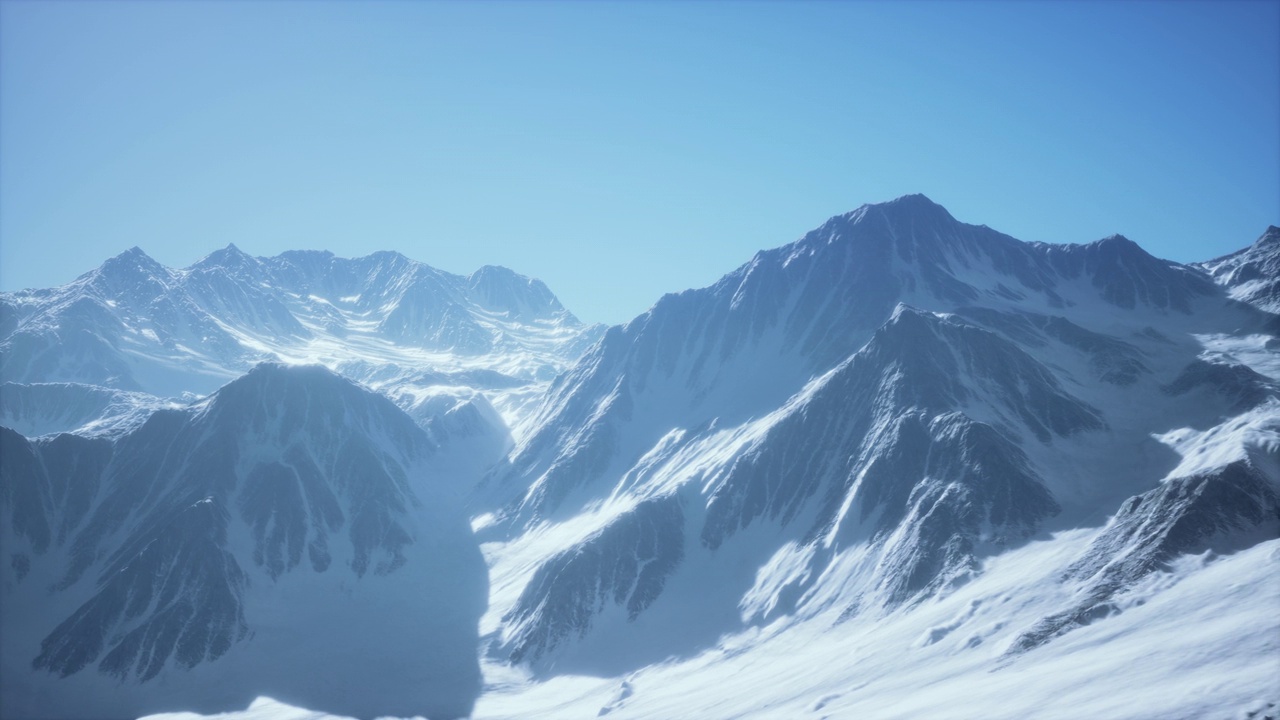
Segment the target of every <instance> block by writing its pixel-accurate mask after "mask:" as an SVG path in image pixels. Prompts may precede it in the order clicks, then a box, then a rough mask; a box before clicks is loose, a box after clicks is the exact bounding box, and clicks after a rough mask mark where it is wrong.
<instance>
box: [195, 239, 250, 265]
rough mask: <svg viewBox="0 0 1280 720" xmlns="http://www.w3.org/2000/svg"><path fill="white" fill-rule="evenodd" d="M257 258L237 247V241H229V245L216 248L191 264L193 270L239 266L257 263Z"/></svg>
mask: <svg viewBox="0 0 1280 720" xmlns="http://www.w3.org/2000/svg"><path fill="white" fill-rule="evenodd" d="M256 264H257V260H256V259H255V258H253V257H252V256H250V255H249V254H247V253H245V252H244V251H243V250H241V249H240V248H238V247H236V245H235V243H227V246H226V247H224V248H222V249H221V250H214V251H213V252H211V253H209V254H208V255H205V256H204V257H203V258H201V259H200V260H199V261H197V262H196V264H194V265H192V266H191V269H193V270H199V269H203V268H209V267H221V268H227V269H230V268H238V267H244V266H246V265H256Z"/></svg>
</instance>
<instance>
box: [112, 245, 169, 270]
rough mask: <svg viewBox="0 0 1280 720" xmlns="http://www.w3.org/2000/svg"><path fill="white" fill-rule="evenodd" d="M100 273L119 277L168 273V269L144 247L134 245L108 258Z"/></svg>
mask: <svg viewBox="0 0 1280 720" xmlns="http://www.w3.org/2000/svg"><path fill="white" fill-rule="evenodd" d="M98 272H99V274H100V275H104V274H105V275H107V276H110V277H119V276H122V275H157V276H159V275H166V274H168V269H167V268H165V267H164V266H163V265H161V264H160V263H158V262H156V261H155V259H153V258H152V257H151V256H150V255H148V254H146V253H145V252H143V250H142V248H140V247H138V246H137V245H134V246H133V247H131V248H129V249H128V250H125V251H124V252H122V253H120V254H119V255H115V256H113V257H110V258H107V261H106V262H104V263H102V267H100V268H99V269H98Z"/></svg>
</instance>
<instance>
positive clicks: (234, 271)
mask: <svg viewBox="0 0 1280 720" xmlns="http://www.w3.org/2000/svg"><path fill="white" fill-rule="evenodd" d="M599 333H600V328H598V327H594V326H592V327H588V326H584V325H583V324H582V323H580V322H579V321H578V320H577V318H575V317H574V316H573V315H572V314H571V313H570V312H569V311H568V310H566V309H565V308H564V307H563V306H562V305H561V304H560V302H559V301H558V300H557V299H556V297H555V296H554V295H553V294H552V293H551V291H550V290H548V289H547V287H546V286H545V285H544V284H542V283H541V282H540V281H538V280H533V279H530V278H526V277H524V276H521V275H518V274H516V273H514V272H511V271H510V270H507V269H505V268H500V267H484V268H481V269H480V270H477V271H476V272H475V273H473V274H472V275H471V276H469V277H463V276H459V275H453V274H450V273H446V272H442V271H440V270H436V269H435V268H432V267H430V266H428V265H425V264H423V263H420V262H416V261H413V260H410V259H408V258H406V257H404V256H403V255H400V254H398V253H392V252H380V253H375V254H373V255H370V256H368V257H363V258H356V259H346V258H338V257H335V256H333V255H332V254H331V253H327V252H315V251H297V252H287V253H284V254H282V255H279V256H277V257H273V258H255V257H251V256H249V255H247V254H245V253H243V252H241V251H240V250H239V249H238V248H236V247H235V246H234V245H229V246H227V247H226V248H224V249H222V250H219V251H217V252H214V253H212V254H211V255H209V256H207V257H205V258H204V259H202V260H200V261H199V262H197V263H195V264H194V265H192V266H191V267H188V268H185V269H181V270H173V269H170V268H167V267H164V266H162V265H160V264H159V263H157V262H155V261H154V260H152V259H151V258H150V257H148V256H147V255H146V254H145V253H144V252H143V251H142V250H140V249H138V248H133V249H131V250H128V251H126V252H124V253H122V254H120V255H117V256H116V257H113V258H111V259H109V260H107V261H106V262H105V263H103V265H102V266H101V267H100V268H98V269H97V270H94V271H92V272H89V273H86V274H85V275H83V276H81V277H80V278H79V279H77V280H76V281H74V282H72V283H70V284H68V285H65V286H63V287H60V288H54V289H51V290H28V291H23V292H17V293H0V377H3V378H4V380H5V381H8V382H12V383H21V384H35V383H78V384H87V385H94V386H100V387H106V388H111V389H115V390H126V391H136V392H145V393H148V394H151V395H154V396H161V397H174V396H180V395H182V394H183V393H193V394H197V395H204V394H207V393H209V392H211V391H212V390H214V389H216V388H218V387H219V386H221V385H222V384H224V383H226V382H228V381H230V380H232V379H234V378H235V377H238V376H239V375H241V374H243V373H245V372H247V371H248V370H249V369H250V368H251V367H253V366H254V365H255V364H257V363H259V362H263V361H285V362H290V363H316V364H322V365H325V366H326V367H329V368H330V369H333V370H335V371H337V372H339V373H341V374H343V375H346V376H348V377H350V378H352V379H354V380H357V381H359V382H362V383H365V384H366V385H369V386H370V387H373V388H375V389H378V390H380V391H382V392H384V393H386V394H387V395H389V396H391V397H392V398H393V399H395V400H396V401H397V403H398V404H400V405H401V406H402V407H404V408H405V409H406V410H408V411H410V413H411V414H413V415H414V416H415V417H417V418H418V419H419V420H420V421H422V422H424V423H425V422H427V421H428V420H429V419H430V417H431V416H433V414H439V412H440V411H442V410H441V408H442V406H447V407H443V409H444V410H448V409H450V408H452V407H454V406H458V405H462V404H466V403H469V402H472V401H475V402H477V403H479V405H480V406H481V409H480V412H481V414H483V415H485V416H487V417H492V418H496V417H499V416H501V417H502V418H503V419H504V421H503V422H504V423H505V424H511V425H516V424H518V423H519V420H520V418H521V416H522V408H523V407H524V405H526V404H527V403H528V402H529V401H530V398H531V397H534V396H536V395H537V394H538V393H539V392H540V391H541V388H542V386H543V385H544V384H545V383H546V381H548V380H550V379H551V378H552V377H553V376H555V375H556V374H557V373H559V372H560V371H561V370H563V369H564V368H565V367H567V366H568V365H569V364H570V363H571V362H572V361H573V360H575V359H576V358H577V356H578V355H579V354H581V352H582V351H583V350H584V349H585V348H586V347H587V346H588V345H590V343H591V342H592V341H593V340H594V339H595V337H596V336H597V335H598V334H599ZM489 406H493V407H489ZM494 410H496V413H495V412H494ZM58 429H61V430H69V429H71V427H62V428H58ZM507 430H508V429H507V428H497V429H495V432H496V433H499V434H501V433H502V432H506V431H507Z"/></svg>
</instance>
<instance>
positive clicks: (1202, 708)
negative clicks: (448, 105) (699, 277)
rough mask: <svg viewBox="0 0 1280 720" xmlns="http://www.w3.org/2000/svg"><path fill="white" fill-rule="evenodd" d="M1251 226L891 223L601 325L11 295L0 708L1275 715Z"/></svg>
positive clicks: (1267, 419) (927, 207)
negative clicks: (1143, 229) (1053, 241)
mask: <svg viewBox="0 0 1280 720" xmlns="http://www.w3.org/2000/svg"><path fill="white" fill-rule="evenodd" d="M1277 237H1278V235H1277V230H1276V228H1269V229H1267V230H1266V232H1264V233H1263V235H1262V237H1261V238H1260V239H1259V240H1258V241H1257V242H1256V243H1254V244H1253V245H1252V246H1250V247H1247V248H1245V249H1243V250H1241V251H1240V252H1237V253H1234V254H1232V255H1229V256H1226V257H1224V258H1219V259H1216V260H1211V261H1208V262H1205V263H1200V264H1196V265H1180V264H1177V263H1173V262H1169V261H1165V260H1160V259H1158V258H1155V257H1153V256H1151V255H1149V254H1148V253H1146V252H1145V251H1143V250H1142V248H1141V247H1140V246H1139V245H1137V244H1136V243H1134V242H1132V241H1130V240H1128V239H1126V238H1123V237H1119V236H1113V237H1110V238H1106V239H1103V240H1099V241H1097V242H1093V243H1089V244H1085V245H1069V246H1055V245H1045V244H1039V243H1024V242H1021V241H1018V240H1016V239H1014V238H1011V237H1009V236H1007V235H1003V234H1001V233H999V232H996V231H994V230H991V229H989V228H987V227H985V226H974V225H967V224H964V223H961V222H959V221H957V220H955V219H954V218H953V217H952V216H951V215H950V214H949V213H948V212H947V211H946V210H945V209H943V208H942V207H940V206H938V205H936V204H935V203H933V202H931V201H930V200H929V199H927V198H925V197H924V196H921V195H912V196H906V197H903V198H899V199H897V200H894V201H891V202H887V203H881V204H876V205H865V206H863V207H861V208H858V209H857V210H855V211H853V212H850V213H847V214H844V215H840V216H837V217H834V218H831V219H830V220H828V221H827V222H826V223H824V224H823V225H822V226H821V227H819V228H817V229H816V230H814V231H812V232H810V233H808V234H806V235H804V236H803V237H801V238H800V239H799V240H796V241H795V242H793V243H791V244H789V245H785V246H783V247H780V248H777V249H773V250H766V251H762V252H760V253H758V254H757V255H756V256H755V257H754V258H752V259H751V260H750V261H749V262H748V263H746V264H744V265H743V266H741V267H740V268H738V269H737V270H734V271H733V272H731V273H729V274H727V275H726V276H724V278H722V279H721V280H720V281H718V282H717V283H715V284H713V285H711V286H709V287H706V288H701V289H696V290H687V291H684V292H681V293H678V294H672V295H667V296H664V297H662V298H660V299H659V300H658V301H657V302H656V303H655V304H654V306H653V307H652V308H651V309H650V310H649V311H648V312H646V313H644V314H643V315H640V316H639V317H637V318H635V319H634V320H632V321H631V322H629V323H627V324H625V325H622V326H618V327H613V328H609V329H607V330H602V329H599V328H588V327H584V326H582V325H581V324H580V323H578V322H577V321H576V320H575V319H573V316H572V315H571V314H570V313H569V312H568V311H567V310H566V309H564V308H563V307H562V306H560V304H559V302H558V301H557V300H555V296H554V295H553V294H551V292H550V290H548V289H547V288H546V287H545V286H544V285H542V284H541V283H539V282H537V281H536V280H530V279H528V278H523V277H522V276H519V275H517V274H515V273H513V272H511V271H509V270H505V269H503V268H482V269H481V270H480V271H477V272H476V273H474V274H473V275H471V276H470V277H467V278H463V277H460V276H451V275H448V274H447V273H440V272H439V271H436V270H434V269H431V268H430V267H429V266H425V265H422V264H420V263H415V262H414V261H410V260H408V259H406V258H403V257H402V256H399V255H395V254H394V253H379V254H375V255H372V256H370V257H368V258H361V259H357V260H351V261H348V260H342V259H338V258H333V257H332V256H329V255H326V254H322V253H310V252H298V253H286V254H284V255H282V256H279V257H277V258H251V257H249V256H247V255H244V254H243V253H240V252H239V251H238V250H237V249H235V248H234V246H232V247H229V248H227V249H225V250H223V251H219V252H217V253H214V254H213V255H211V256H210V257H209V258H206V260H204V261H201V262H200V263H197V264H196V265H195V266H192V267H191V268H187V269H184V270H169V269H167V268H163V267H160V266H158V265H157V264H155V263H154V262H153V261H150V260H149V259H148V258H146V257H145V255H144V254H142V253H141V251H137V250H134V251H130V252H128V253H125V254H124V255H121V256H118V257H117V258H113V259H112V260H110V261H108V263H107V264H106V265H104V266H103V268H101V269H99V270H97V271H94V272H92V273H89V274H87V275H85V276H84V277H82V278H81V279H80V280H78V281H77V282H76V283H73V284H72V285H69V286H67V287H65V288H59V289H55V290H41V291H26V292H24V293H17V294H5V295H3V296H0V309H3V311H4V313H5V314H4V317H3V318H0V319H3V320H4V322H3V323H2V324H0V327H2V328H3V332H4V333H5V334H4V335H3V337H0V347H2V348H3V349H4V350H5V361H4V363H5V364H4V373H5V374H4V377H3V378H0V379H3V380H4V381H6V383H5V384H4V385H3V386H0V424H2V425H4V426H5V427H6V428H9V429H5V430H3V431H0V432H2V434H0V440H3V442H4V445H3V451H4V452H3V455H2V456H0V483H2V484H0V488H2V489H3V491H4V492H3V493H0V514H3V516H4V518H5V524H4V526H3V533H4V535H3V540H4V546H3V549H4V555H5V558H4V560H5V562H4V563H3V565H2V566H0V567H3V573H4V574H3V587H2V590H0V592H3V597H2V598H0V599H3V601H4V605H3V607H4V608H5V612H4V616H3V620H4V630H5V638H6V642H5V645H4V650H3V657H2V659H3V665H2V666H0V667H2V668H3V676H2V677H0V690H2V691H3V697H4V698H5V700H4V701H3V704H0V714H2V715H3V716H4V717H65V718H70V717H77V718H79V717H122V716H137V715H145V714H147V713H153V714H152V715H150V716H149V717H153V718H168V719H171V720H172V719H176V718H182V719H184V720H194V719H195V718H211V717H217V718H238V719H246V718H255V719H265V718H277V719H280V718H291V719H292V718H298V719H301V718H336V717H372V716H376V715H386V716H395V717H413V716H422V717H428V718H446V717H461V716H468V715H469V716H471V717H476V718H527V717H548V718H594V717H609V718H673V717H708V718H731V717H732V718H803V717H812V718H864V717H874V718H898V717H901V718H919V717H937V718H1029V717H1035V718H1079V717H1098V718H1170V717H1176V718H1184V717H1185V718H1191V717H1195V718H1233V719H1236V718H1238V719H1246V718H1254V719H1260V718H1264V717H1272V718H1275V717H1280V573H1277V572H1276V569H1277V567H1278V566H1280V338H1278V337H1277V334H1278V333H1280V316H1277V315H1276V314H1275V311H1276V309H1277V306H1276V303H1275V293H1274V292H1273V290H1274V287H1275V286H1276V285H1277V283H1276V281H1275V274H1276V273H1275V270H1276V268H1280V242H1277V240H1276V238H1277ZM85 329H89V333H88V334H86V333H85V332H84V330H85ZM196 336H201V337H202V338H203V339H202V341H201V342H195V341H194V340H191V341H188V340H189V339H191V338H194V337H196ZM184 338H187V339H188V340H184ZM193 348H197V349H193ZM264 359H265V360H269V361H270V360H274V361H284V363H285V364H278V363H271V362H269V363H267V364H263V365H255V363H258V362H260V361H262V360H264ZM307 360H310V361H312V362H315V363H318V365H311V366H299V365H296V363H298V362H303V361H307ZM241 376H242V377H241ZM232 378H238V379H234V380H233V381H231V382H229V383H228V384H225V386H224V387H222V388H221V389H219V390H217V391H216V392H212V393H211V394H208V393H210V391H211V390H212V388H211V387H209V382H210V380H211V379H227V380H231V379H232ZM147 383H152V385H148V384H147ZM160 384H163V387H161V386H160ZM181 392H186V393H188V394H187V395H185V396H183V395H181V394H180V393H181ZM162 398H164V399H162ZM58 433H64V434H58ZM65 433H70V434H65ZM468 520H469V521H470V523H469V525H470V526H469V527H468V522H467V521H468ZM486 567H487V573H486V571H485V569H486ZM486 575H487V579H486ZM154 713H159V714H154Z"/></svg>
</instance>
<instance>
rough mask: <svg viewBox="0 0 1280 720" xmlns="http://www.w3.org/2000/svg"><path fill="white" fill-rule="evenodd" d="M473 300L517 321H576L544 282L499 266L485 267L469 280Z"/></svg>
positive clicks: (473, 274)
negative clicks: (564, 319) (566, 319)
mask: <svg viewBox="0 0 1280 720" xmlns="http://www.w3.org/2000/svg"><path fill="white" fill-rule="evenodd" d="M467 288H468V289H469V290H470V291H471V292H470V297H471V299H472V300H473V301H474V302H475V303H476V304H477V305H479V306H481V307H483V308H486V309H489V310H492V311H494V312H498V313H506V314H507V316H508V317H510V318H511V319H513V320H524V321H526V322H529V321H535V320H544V321H559V320H561V319H563V318H573V315H572V314H570V313H569V311H568V310H566V309H565V308H564V306H563V305H561V304H560V300H559V299H557V298H556V296H555V295H553V294H552V293H551V289H550V288H548V287H547V286H546V285H545V284H543V282H542V281H541V280H538V279H536V278H527V277H525V276H523V275H519V274H516V273H515V272H513V271H511V270H508V269H507V268H504V267H501V266H498V265H485V266H484V267H482V268H480V269H479V270H476V271H475V272H473V273H471V275H470V276H469V277H467Z"/></svg>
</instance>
